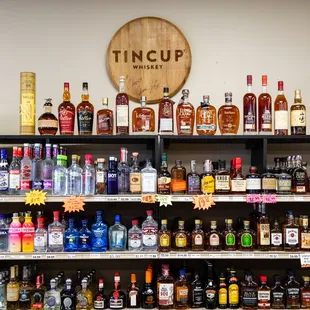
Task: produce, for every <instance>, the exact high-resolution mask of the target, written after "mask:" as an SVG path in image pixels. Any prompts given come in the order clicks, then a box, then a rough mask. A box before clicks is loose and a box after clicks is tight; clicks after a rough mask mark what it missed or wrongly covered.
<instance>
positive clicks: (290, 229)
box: [283, 211, 300, 251]
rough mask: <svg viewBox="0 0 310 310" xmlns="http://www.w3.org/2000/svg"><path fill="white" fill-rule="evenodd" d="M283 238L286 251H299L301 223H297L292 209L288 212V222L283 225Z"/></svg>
mask: <svg viewBox="0 0 310 310" xmlns="http://www.w3.org/2000/svg"><path fill="white" fill-rule="evenodd" d="M283 238H284V241H283V244H284V250H285V251H299V249H300V245H299V225H298V224H296V223H295V221H294V215H293V213H292V211H288V212H287V222H286V224H284V225H283Z"/></svg>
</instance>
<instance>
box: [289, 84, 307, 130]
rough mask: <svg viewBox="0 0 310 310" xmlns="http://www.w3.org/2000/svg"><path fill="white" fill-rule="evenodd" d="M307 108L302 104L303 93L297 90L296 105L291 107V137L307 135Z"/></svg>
mask: <svg viewBox="0 0 310 310" xmlns="http://www.w3.org/2000/svg"><path fill="white" fill-rule="evenodd" d="M306 118H307V114H306V106H305V105H304V104H303V103H302V99H301V91H300V90H299V89H297V90H295V97H294V104H293V105H292V106H291V135H305V134H306V124H307V122H306Z"/></svg>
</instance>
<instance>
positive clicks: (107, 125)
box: [97, 97, 113, 135]
mask: <svg viewBox="0 0 310 310" xmlns="http://www.w3.org/2000/svg"><path fill="white" fill-rule="evenodd" d="M108 102H109V99H108V98H106V97H104V98H103V99H102V107H103V109H101V110H99V111H98V112H97V135H113V111H112V110H109V109H108Z"/></svg>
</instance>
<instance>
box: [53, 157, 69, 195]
mask: <svg viewBox="0 0 310 310" xmlns="http://www.w3.org/2000/svg"><path fill="white" fill-rule="evenodd" d="M66 160H67V156H65V155H57V166H56V167H55V168H54V171H53V195H66V194H67V180H68V169H67V168H66V167H65V166H64V165H65V162H66Z"/></svg>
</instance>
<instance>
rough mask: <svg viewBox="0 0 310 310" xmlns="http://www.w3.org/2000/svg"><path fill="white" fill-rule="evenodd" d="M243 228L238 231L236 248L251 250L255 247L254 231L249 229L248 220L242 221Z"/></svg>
mask: <svg viewBox="0 0 310 310" xmlns="http://www.w3.org/2000/svg"><path fill="white" fill-rule="evenodd" d="M243 225H244V228H243V229H241V230H240V231H239V233H238V236H237V237H238V249H239V250H240V251H253V250H255V248H256V232H255V231H254V230H252V229H250V221H243Z"/></svg>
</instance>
